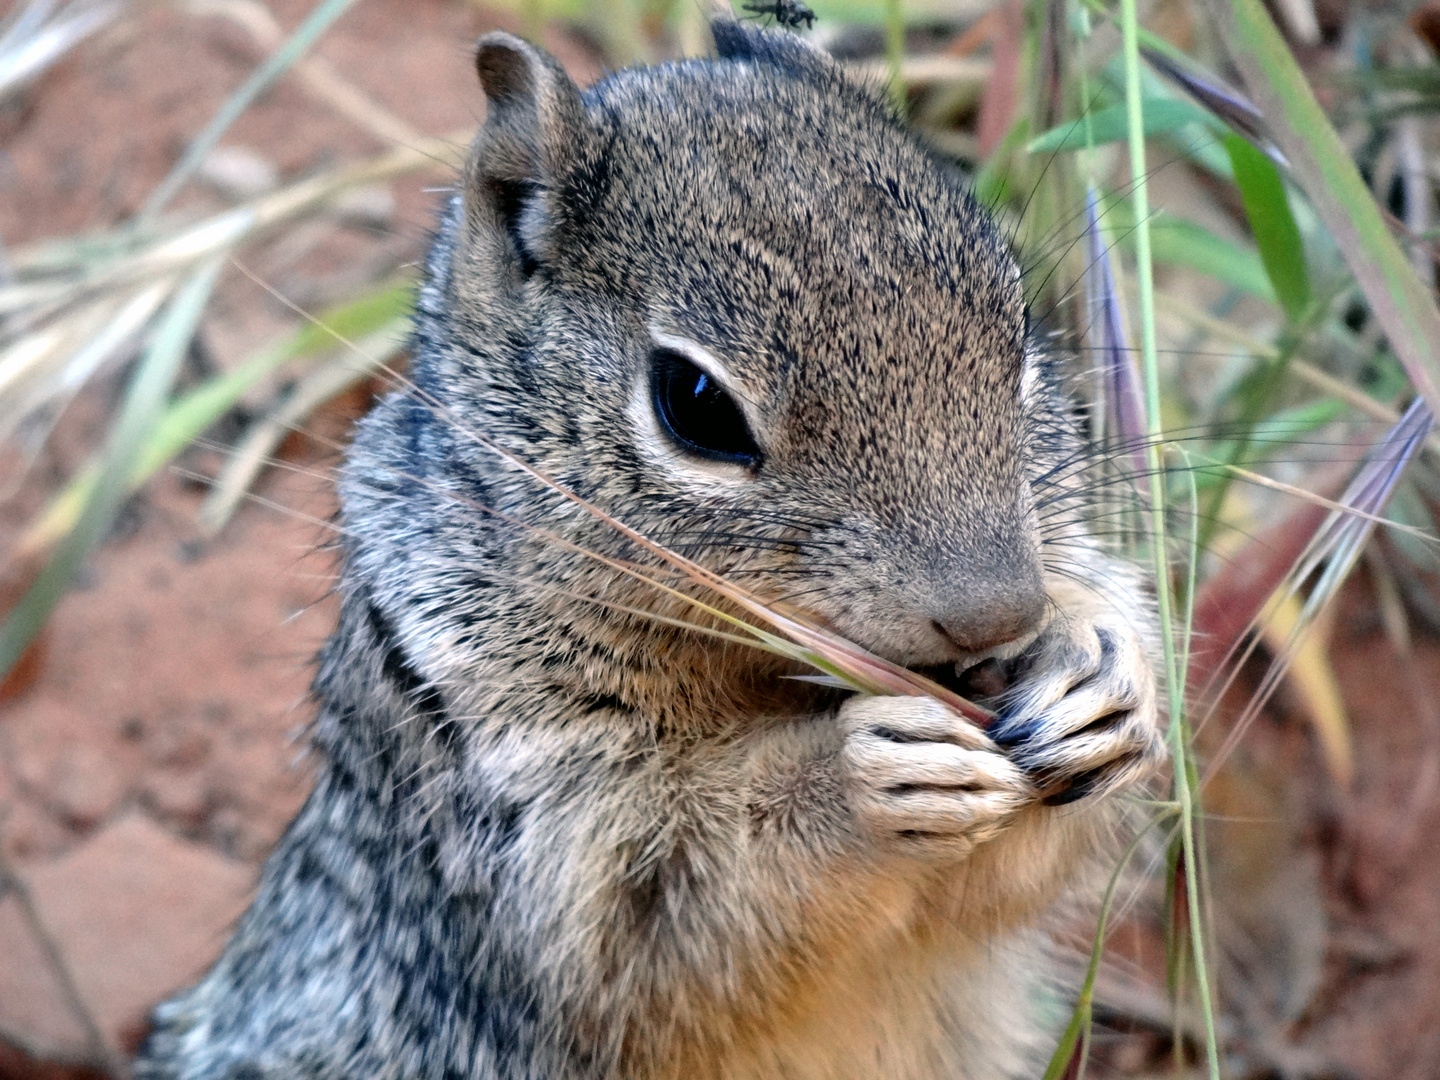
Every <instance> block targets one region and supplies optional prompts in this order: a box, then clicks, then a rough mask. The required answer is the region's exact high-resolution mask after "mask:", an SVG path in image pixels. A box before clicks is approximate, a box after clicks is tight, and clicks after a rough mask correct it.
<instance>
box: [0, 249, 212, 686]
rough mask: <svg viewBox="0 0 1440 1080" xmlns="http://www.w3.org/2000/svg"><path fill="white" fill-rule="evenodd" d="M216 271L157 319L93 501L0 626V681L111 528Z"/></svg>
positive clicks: (188, 287) (203, 274)
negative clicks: (152, 336)
mask: <svg viewBox="0 0 1440 1080" xmlns="http://www.w3.org/2000/svg"><path fill="white" fill-rule="evenodd" d="M221 265H222V263H221V261H220V260H218V259H216V260H213V261H211V262H209V263H207V264H206V265H205V266H204V267H203V268H202V269H201V270H200V271H199V272H198V273H196V274H195V275H194V276H193V277H191V278H190V279H189V280H188V281H187V282H186V283H185V284H184V285H183V286H182V287H181V289H180V291H179V292H178V293H177V294H176V296H175V299H174V300H172V301H171V303H170V306H169V307H168V308H167V309H166V311H165V314H164V315H163V316H162V318H161V321H160V325H159V328H158V329H157V331H156V334H155V339H154V341H153V342H152V343H151V345H150V348H149V349H148V350H147V351H146V353H145V355H144V356H143V357H142V358H141V360H140V363H139V364H138V365H137V366H136V368H135V374H134V375H133V376H132V377H131V380H130V386H129V388H128V390H127V391H126V394H125V401H124V403H123V404H122V405H121V408H120V416H119V418H118V419H117V420H116V421H115V426H114V428H113V429H112V430H111V434H110V439H109V443H108V446H107V449H106V454H105V462H104V465H103V467H102V468H101V471H100V475H99V478H98V480H97V482H96V484H95V488H94V492H93V494H92V495H91V497H90V499H89V500H88V501H87V502H86V504H85V506H84V508H83V510H82V511H81V512H80V515H79V519H78V520H77V521H76V523H75V527H74V528H73V529H72V530H70V532H69V533H67V534H66V535H65V538H64V539H63V540H62V541H61V542H60V544H59V546H58V547H57V548H56V549H55V552H54V554H53V555H52V556H51V558H50V561H49V562H47V563H46V565H45V567H44V569H43V570H41V571H40V574H39V576H38V577H37V578H36V579H35V582H34V584H32V585H31V586H30V588H29V590H28V591H27V592H26V593H25V595H24V596H23V597H22V598H21V600H20V603H18V604H17V605H16V606H15V608H14V609H13V610H12V611H11V612H10V613H9V614H8V615H7V616H6V618H5V621H4V623H3V624H0V678H3V677H4V675H5V674H8V673H9V671H10V669H11V668H12V667H13V666H14V664H15V661H17V660H18V659H20V657H21V655H23V654H24V652H25V649H26V648H27V647H28V646H29V644H30V642H31V641H33V640H34V638H35V635H36V634H37V633H39V632H40V628H41V627H42V626H43V625H44V624H45V620H46V619H48V618H49V617H50V613H51V612H52V611H53V610H54V609H55V605H56V604H58V603H59V602H60V598H61V597H62V596H64V595H65V591H66V589H68V588H69V586H70V582H71V580H72V579H73V578H74V576H75V572H76V571H77V570H78V569H79V568H80V566H81V564H82V563H83V562H84V561H85V558H86V556H87V555H89V553H90V551H91V550H92V549H93V548H94V547H95V546H96V545H97V544H98V543H99V542H100V541H101V540H102V539H103V538H104V536H105V533H106V532H107V531H108V530H109V528H110V526H111V524H112V523H113V522H114V520H115V515H116V513H117V512H118V511H119V509H120V507H121V505H122V504H123V503H124V501H125V496H126V494H127V493H128V492H129V490H130V489H129V485H128V484H127V483H126V479H127V477H128V476H129V474H130V470H131V468H132V467H133V463H134V461H135V458H136V456H137V455H138V454H139V453H140V451H141V448H142V447H143V445H144V443H145V440H146V437H147V435H148V433H149V431H150V429H151V428H152V427H153V426H154V424H155V422H156V420H157V419H158V418H159V417H160V415H161V414H162V413H163V411H164V408H165V399H166V397H167V395H168V394H169V393H170V387H171V384H172V383H173V382H174V381H175V374H176V372H177V371H179V369H180V363H181V361H182V360H183V359H184V357H185V352H186V350H187V349H188V348H189V347H190V341H191V339H192V338H194V336H195V329H196V327H197V326H198V325H199V323H200V316H201V314H202V313H203V312H204V310H205V305H206V303H208V302H209V299H210V293H211V290H212V289H213V288H214V286H215V280H216V278H217V277H218V276H219V273H220V267H221Z"/></svg>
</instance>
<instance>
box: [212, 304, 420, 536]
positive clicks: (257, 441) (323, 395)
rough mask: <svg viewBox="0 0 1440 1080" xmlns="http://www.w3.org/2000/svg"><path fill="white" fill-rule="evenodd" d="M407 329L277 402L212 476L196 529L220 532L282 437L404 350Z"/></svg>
mask: <svg viewBox="0 0 1440 1080" xmlns="http://www.w3.org/2000/svg"><path fill="white" fill-rule="evenodd" d="M409 323H410V318H409V316H408V315H407V316H404V317H402V318H401V319H400V320H398V321H397V322H396V323H394V324H392V325H391V326H389V327H387V328H386V329H384V330H381V331H379V332H377V333H375V334H373V335H371V336H370V337H369V338H366V339H365V340H363V341H362V342H360V347H359V348H358V350H356V352H357V353H358V355H356V356H352V355H350V354H349V352H348V351H347V352H346V353H345V354H344V355H341V356H338V357H336V358H335V359H334V360H332V361H331V362H329V363H327V364H325V365H323V366H321V367H319V368H317V369H316V370H314V371H312V372H310V373H309V374H308V375H306V376H305V377H304V378H303V379H302V380H300V382H299V384H297V385H296V387H295V389H294V390H293V391H291V393H290V394H289V395H288V396H287V397H286V398H285V400H284V401H283V402H281V403H280V404H279V405H278V406H277V407H276V408H275V409H274V410H273V411H272V412H271V413H270V414H269V415H268V416H266V417H265V418H264V419H263V420H261V421H260V422H259V423H257V424H256V425H255V426H254V427H253V428H251V430H250V431H249V432H248V433H247V434H246V436H245V438H244V439H243V440H241V442H240V445H239V446H237V447H236V448H235V453H234V454H233V455H232V456H231V458H230V460H229V461H228V462H226V464H225V467H224V468H222V469H221V470H220V473H219V475H218V476H216V478H215V483H214V486H213V487H212V488H211V490H210V494H209V495H208V496H206V498H205V503H204V505H202V506H201V507H200V514H199V520H200V526H201V528H202V529H204V531H205V533H206V534H207V535H209V536H214V535H215V534H217V533H218V532H219V531H220V530H221V529H223V528H224V527H225V524H226V523H227V522H228V521H229V520H230V517H231V515H232V514H234V512H235V509H236V507H238V506H239V505H240V502H241V500H242V499H244V497H245V494H246V492H247V491H249V489H250V487H251V485H253V484H254V482H255V478H256V477H257V476H259V474H260V472H261V470H263V469H264V468H265V465H266V463H267V462H268V461H269V460H270V456H271V455H272V454H273V453H274V452H275V450H276V449H277V448H278V447H279V446H280V444H281V442H283V441H284V439H285V436H286V435H288V434H289V433H290V432H291V431H293V430H295V429H296V427H297V426H298V425H299V424H301V423H302V422H303V421H304V420H305V418H306V417H307V416H309V415H310V413H312V412H313V411H314V410H315V409H317V408H319V407H320V406H321V405H323V404H325V402H327V401H329V400H330V399H331V398H334V397H336V396H338V395H339V394H342V393H344V392H345V391H346V390H348V389H349V388H350V387H352V386H354V385H355V384H356V383H358V382H360V381H361V380H362V379H365V378H368V377H369V376H371V375H374V374H377V373H379V372H381V371H384V370H385V369H386V367H387V365H388V364H389V363H390V362H391V361H392V360H394V359H395V357H396V356H398V355H399V354H400V352H401V351H402V350H403V349H404V347H405V330H406V328H407V327H408V326H409Z"/></svg>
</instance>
